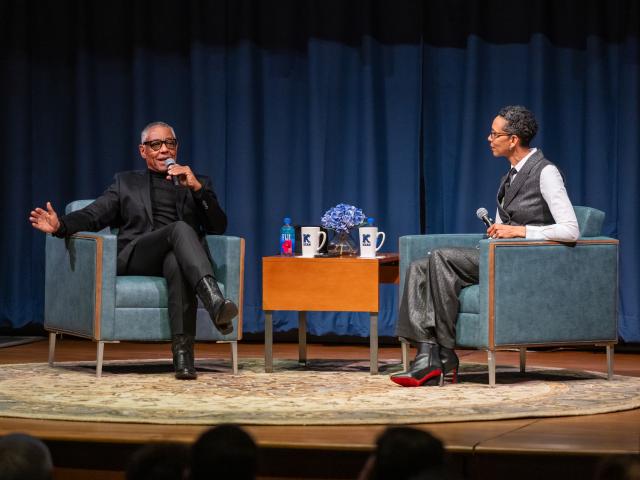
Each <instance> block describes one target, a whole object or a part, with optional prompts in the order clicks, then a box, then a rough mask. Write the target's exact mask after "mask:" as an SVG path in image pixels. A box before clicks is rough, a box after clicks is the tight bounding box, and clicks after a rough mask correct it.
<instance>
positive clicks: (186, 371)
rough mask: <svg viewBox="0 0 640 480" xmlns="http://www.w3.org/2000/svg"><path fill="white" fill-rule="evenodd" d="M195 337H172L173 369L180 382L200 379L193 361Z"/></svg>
mask: <svg viewBox="0 0 640 480" xmlns="http://www.w3.org/2000/svg"><path fill="white" fill-rule="evenodd" d="M194 340H195V339H194V337H193V335H187V334H179V335H174V336H173V337H172V344H171V351H172V352H173V368H174V369H175V371H176V378H177V379H178V380H195V379H196V378H197V377H198V373H197V372H196V367H195V365H194V361H193V344H194Z"/></svg>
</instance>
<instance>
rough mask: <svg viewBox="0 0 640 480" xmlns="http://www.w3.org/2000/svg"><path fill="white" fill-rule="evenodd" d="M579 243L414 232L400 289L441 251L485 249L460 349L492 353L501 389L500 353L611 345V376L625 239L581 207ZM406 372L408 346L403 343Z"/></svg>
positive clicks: (462, 322)
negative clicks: (606, 233) (412, 271)
mask: <svg viewBox="0 0 640 480" xmlns="http://www.w3.org/2000/svg"><path fill="white" fill-rule="evenodd" d="M574 209H575V212H576V216H577V219H578V224H579V227H580V238H579V239H578V241H577V242H576V243H575V244H563V243H560V242H552V241H540V240H525V239H500V240H491V239H486V238H485V236H483V235H466V234H464V235H460V234H458V235H409V236H404V237H401V238H400V292H401V294H402V288H403V286H404V275H405V272H406V270H407V267H408V266H409V264H410V263H411V262H412V261H413V260H416V259H418V258H421V257H424V256H425V255H426V254H427V252H429V251H431V250H434V249H436V248H439V247H466V248H473V247H476V246H477V247H478V248H479V250H480V283H479V284H478V285H472V286H470V287H467V288H464V289H462V291H461V292H460V295H459V297H458V300H459V305H460V309H459V314H458V319H457V331H456V345H457V347H461V348H477V349H483V350H486V351H487V354H488V364H489V384H490V385H491V386H494V385H495V367H496V365H495V351H496V350H503V349H513V348H517V349H519V350H520V369H521V371H523V372H524V369H525V358H526V357H525V355H526V347H529V346H551V345H584V344H591V345H594V344H595V345H604V346H606V351H607V367H608V376H609V378H611V377H612V375H613V345H615V344H616V343H617V301H618V241H617V240H615V239H613V238H609V237H602V236H600V232H601V228H602V223H603V221H604V212H601V211H600V210H596V209H594V208H589V207H574ZM402 350H403V352H402V357H403V363H404V367H405V370H406V369H407V368H408V345H407V344H404V343H403V344H402Z"/></svg>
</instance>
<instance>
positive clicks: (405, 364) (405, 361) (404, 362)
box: [400, 340, 410, 372]
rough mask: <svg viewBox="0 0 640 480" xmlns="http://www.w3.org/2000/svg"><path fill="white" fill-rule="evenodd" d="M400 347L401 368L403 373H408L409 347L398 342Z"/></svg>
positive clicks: (404, 343)
mask: <svg viewBox="0 0 640 480" xmlns="http://www.w3.org/2000/svg"><path fill="white" fill-rule="evenodd" d="M400 347H401V348H402V368H403V369H404V371H405V372H408V371H409V348H410V345H409V344H408V343H406V342H403V341H402V340H400Z"/></svg>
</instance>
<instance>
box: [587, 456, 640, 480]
mask: <svg viewBox="0 0 640 480" xmlns="http://www.w3.org/2000/svg"><path fill="white" fill-rule="evenodd" d="M595 478H596V480H640V455H633V456H632V455H622V456H615V457H613V456H612V457H608V458H606V459H604V460H603V461H602V463H600V465H599V467H598V469H597V470H596V476H595Z"/></svg>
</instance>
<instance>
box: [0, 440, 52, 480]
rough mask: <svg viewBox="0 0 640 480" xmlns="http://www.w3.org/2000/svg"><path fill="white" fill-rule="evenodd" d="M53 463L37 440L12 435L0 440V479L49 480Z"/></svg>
mask: <svg viewBox="0 0 640 480" xmlns="http://www.w3.org/2000/svg"><path fill="white" fill-rule="evenodd" d="M51 478H53V462H52V461H51V454H50V453H49V449H48V448H47V446H46V445H45V444H44V443H43V442H42V441H40V440H38V439H37V438H34V437H32V436H31V435H27V434H23V433H12V434H10V435H6V436H4V437H2V438H0V479H2V480H50V479H51Z"/></svg>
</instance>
